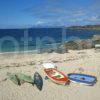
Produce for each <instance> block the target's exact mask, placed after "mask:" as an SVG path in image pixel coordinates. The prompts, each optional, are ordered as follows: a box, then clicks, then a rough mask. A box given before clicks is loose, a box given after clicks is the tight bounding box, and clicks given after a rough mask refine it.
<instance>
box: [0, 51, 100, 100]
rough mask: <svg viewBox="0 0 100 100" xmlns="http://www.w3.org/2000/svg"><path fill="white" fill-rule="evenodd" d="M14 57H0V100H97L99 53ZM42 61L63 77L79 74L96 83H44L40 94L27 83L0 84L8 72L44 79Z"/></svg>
mask: <svg viewBox="0 0 100 100" xmlns="http://www.w3.org/2000/svg"><path fill="white" fill-rule="evenodd" d="M15 54H16V53H15ZM15 54H14V53H10V54H9V53H6V54H0V81H1V82H0V100H100V52H95V50H93V49H89V50H81V51H69V53H66V54H57V53H50V54H48V53H45V54H33V53H25V54H21V53H20V54H16V55H15ZM43 61H54V62H55V64H56V65H57V66H58V69H59V70H61V71H62V72H64V73H65V74H68V73H72V72H80V71H82V73H85V74H90V75H95V76H96V77H97V79H98V82H97V83H96V84H95V85H94V86H84V85H80V84H76V83H71V84H70V85H69V86H62V85H57V84H55V83H52V82H51V81H49V80H44V85H43V90H42V91H39V90H38V89H37V88H36V87H35V86H34V87H33V86H32V85H31V84H28V83H25V84H23V85H21V86H17V85H15V84H14V83H12V82H11V81H10V80H7V81H2V80H3V79H5V78H6V73H7V72H12V73H14V72H22V73H24V74H28V75H33V74H34V72H35V71H38V72H39V73H40V74H41V76H42V77H43V79H44V72H43V69H42V62H43ZM79 69H80V70H79Z"/></svg>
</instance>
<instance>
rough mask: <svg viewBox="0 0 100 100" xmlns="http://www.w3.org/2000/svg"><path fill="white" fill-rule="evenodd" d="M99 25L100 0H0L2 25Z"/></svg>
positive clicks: (0, 22) (1, 26) (11, 26)
mask: <svg viewBox="0 0 100 100" xmlns="http://www.w3.org/2000/svg"><path fill="white" fill-rule="evenodd" d="M87 24H100V0H0V28H17V27H31V26H33V27H34V26H73V25H87Z"/></svg>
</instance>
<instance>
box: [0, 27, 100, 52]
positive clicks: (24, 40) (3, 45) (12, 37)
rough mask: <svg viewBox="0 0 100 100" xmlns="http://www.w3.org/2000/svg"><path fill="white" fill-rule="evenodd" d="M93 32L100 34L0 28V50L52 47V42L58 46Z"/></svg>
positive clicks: (60, 29)
mask: <svg viewBox="0 0 100 100" xmlns="http://www.w3.org/2000/svg"><path fill="white" fill-rule="evenodd" d="M95 34H100V30H69V29H64V28H30V29H0V52H14V51H27V50H37V49H40V48H52V46H53V44H56V46H59V45H60V44H61V43H63V42H65V41H69V40H74V39H79V38H81V39H86V38H91V37H92V36H93V35H95ZM54 46H55V45H54ZM54 46H53V47H54Z"/></svg>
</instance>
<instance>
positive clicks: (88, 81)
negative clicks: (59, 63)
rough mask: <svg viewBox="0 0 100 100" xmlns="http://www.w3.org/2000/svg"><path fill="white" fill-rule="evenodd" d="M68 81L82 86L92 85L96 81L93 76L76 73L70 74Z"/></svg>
mask: <svg viewBox="0 0 100 100" xmlns="http://www.w3.org/2000/svg"><path fill="white" fill-rule="evenodd" d="M68 77H69V79H70V81H72V82H77V83H80V84H84V85H94V84H95V83H96V81H97V78H96V77H95V76H91V75H86V74H78V73H71V74H68Z"/></svg>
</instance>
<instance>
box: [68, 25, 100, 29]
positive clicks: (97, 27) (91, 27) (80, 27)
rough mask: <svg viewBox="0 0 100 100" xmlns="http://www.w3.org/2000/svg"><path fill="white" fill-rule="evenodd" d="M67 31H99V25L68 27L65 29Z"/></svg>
mask: <svg viewBox="0 0 100 100" xmlns="http://www.w3.org/2000/svg"><path fill="white" fill-rule="evenodd" d="M67 29H73V30H80V29H87V30H89V29H92V30H100V25H85V26H70V27H67Z"/></svg>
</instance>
